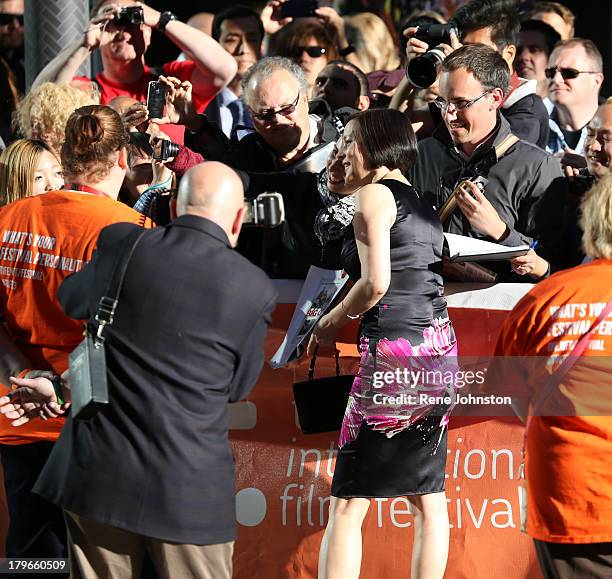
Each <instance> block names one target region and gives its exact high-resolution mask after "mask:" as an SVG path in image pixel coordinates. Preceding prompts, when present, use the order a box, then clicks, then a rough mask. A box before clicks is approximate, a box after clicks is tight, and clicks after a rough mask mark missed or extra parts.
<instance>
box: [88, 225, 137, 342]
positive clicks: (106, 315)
mask: <svg viewBox="0 0 612 579" xmlns="http://www.w3.org/2000/svg"><path fill="white" fill-rule="evenodd" d="M145 231H146V230H144V229H143V230H135V231H134V233H132V234H131V235H130V236H129V241H128V242H127V245H128V249H127V251H122V252H121V253H120V254H119V257H118V259H117V261H116V262H115V267H114V269H113V275H112V278H111V280H110V282H109V284H108V287H107V288H106V292H104V295H103V296H102V297H101V298H100V301H99V303H98V310H97V312H96V315H95V318H94V319H95V320H96V322H98V330H97V332H96V335H95V337H94V341H93V343H94V347H96V348H101V347H102V346H103V345H104V341H105V340H106V337H105V336H104V330H105V329H106V327H107V326H110V325H112V323H113V320H114V319H115V312H116V310H117V306H118V305H119V294H120V293H121V288H122V287H123V281H124V280H125V274H126V272H127V267H128V264H129V262H130V259H131V258H132V255H134V251H135V250H136V246H137V245H138V243H139V242H140V240H141V239H142V236H143V235H144V233H145Z"/></svg>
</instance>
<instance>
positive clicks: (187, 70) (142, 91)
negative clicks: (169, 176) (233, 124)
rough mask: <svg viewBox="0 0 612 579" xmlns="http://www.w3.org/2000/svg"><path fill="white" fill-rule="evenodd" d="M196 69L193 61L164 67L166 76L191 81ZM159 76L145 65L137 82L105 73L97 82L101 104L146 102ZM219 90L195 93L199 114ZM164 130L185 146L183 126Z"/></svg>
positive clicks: (163, 127)
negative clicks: (117, 79) (127, 99)
mask: <svg viewBox="0 0 612 579" xmlns="http://www.w3.org/2000/svg"><path fill="white" fill-rule="evenodd" d="M195 68H196V65H195V62H193V61H192V60H185V61H178V60H173V61H171V62H167V63H166V64H164V65H163V67H162V69H163V74H164V76H174V77H176V78H178V79H180V80H188V81H191V77H192V76H193V72H194V70H195ZM157 78H158V77H157V75H156V74H153V73H152V72H151V68H150V67H149V66H147V65H146V64H145V67H144V75H143V76H142V77H141V78H139V79H138V80H137V81H136V82H131V83H126V82H113V81H111V80H109V79H108V78H106V76H104V73H103V72H99V73H98V74H97V75H96V82H97V83H98V85H99V87H100V92H101V94H100V104H103V105H106V104H108V103H109V102H110V101H112V100H113V99H114V98H115V97H118V96H129V97H132V98H135V99H136V100H137V101H140V102H146V100H147V89H148V87H149V82H150V81H152V80H157ZM77 79H78V80H90V79H85V78H83V77H78V78H77ZM217 92H218V90H217V89H216V88H215V87H214V86H213V85H210V86H207V87H206V90H205V91H203V92H197V93H196V92H195V90H194V92H193V100H194V103H195V106H196V110H197V112H199V113H200V112H203V111H204V109H205V108H206V107H207V106H208V104H209V103H210V101H212V99H213V98H214V97H215V95H216V94H217ZM161 128H162V130H163V132H164V133H166V134H167V135H168V136H169V137H170V138H171V139H172V140H173V141H174V142H175V143H179V144H181V145H182V144H183V142H184V133H185V128H184V127H183V126H181V125H162V127H161Z"/></svg>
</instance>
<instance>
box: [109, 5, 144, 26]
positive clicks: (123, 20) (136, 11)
mask: <svg viewBox="0 0 612 579" xmlns="http://www.w3.org/2000/svg"><path fill="white" fill-rule="evenodd" d="M112 22H113V24H114V25H115V26H117V27H128V26H140V25H141V24H142V23H143V22H144V12H143V11H142V6H125V7H123V8H121V10H119V12H117V15H116V16H115V19H114V20H113V21H112Z"/></svg>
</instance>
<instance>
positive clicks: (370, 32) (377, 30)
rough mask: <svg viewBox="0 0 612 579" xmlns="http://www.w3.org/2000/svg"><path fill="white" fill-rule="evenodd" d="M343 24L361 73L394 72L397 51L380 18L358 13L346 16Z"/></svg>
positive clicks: (374, 15)
mask: <svg viewBox="0 0 612 579" xmlns="http://www.w3.org/2000/svg"><path fill="white" fill-rule="evenodd" d="M344 22H345V23H346V33H347V37H348V39H349V40H350V41H351V44H353V45H355V48H356V49H357V56H358V57H359V60H360V61H361V64H362V66H361V69H362V70H363V72H365V73H366V74H368V73H369V72H373V71H374V70H395V69H396V68H397V67H398V66H399V65H400V59H399V49H398V47H397V46H396V45H395V42H394V41H393V37H392V36H391V33H390V32H389V29H388V28H387V25H386V24H385V23H384V21H383V20H382V18H380V17H378V16H376V14H372V13H371V12H360V13H359V14H354V15H351V16H346V17H345V18H344Z"/></svg>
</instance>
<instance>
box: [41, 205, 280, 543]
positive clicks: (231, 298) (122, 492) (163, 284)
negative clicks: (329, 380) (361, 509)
mask: <svg viewBox="0 0 612 579" xmlns="http://www.w3.org/2000/svg"><path fill="white" fill-rule="evenodd" d="M134 227H135V226H133V225H129V224H125V223H121V224H117V225H112V226H110V227H107V228H106V229H104V230H103V231H102V233H101V234H100V238H99V240H98V250H97V253H96V255H95V257H94V259H93V260H92V262H91V263H90V264H89V265H88V266H86V267H85V268H84V269H83V270H82V271H81V272H79V273H77V274H75V275H73V276H71V277H70V278H68V279H67V280H66V281H65V282H64V284H63V285H62V286H61V288H60V291H59V299H60V302H61V304H62V307H63V308H64V310H65V311H66V313H67V314H68V315H69V316H72V317H75V318H81V319H83V318H89V317H90V316H91V315H92V313H93V312H94V311H95V309H96V305H97V302H98V300H99V298H100V296H101V295H102V292H103V291H104V289H105V288H106V286H107V284H108V282H109V280H110V275H111V271H112V268H113V267H114V262H115V259H116V256H117V255H118V253H119V252H120V251H121V250H122V249H124V246H125V245H126V243H125V239H126V235H127V234H128V233H129V232H130V231H132V230H133V228H134ZM275 299H276V292H275V290H274V287H273V285H272V283H271V282H270V280H269V279H268V278H267V276H266V275H265V274H264V273H263V272H262V271H261V270H260V269H258V268H256V267H255V266H253V265H252V264H250V263H249V262H248V261H247V260H246V259H245V258H243V257H242V256H240V255H239V254H238V253H237V252H236V251H234V250H233V249H231V248H230V246H229V243H228V240H227V236H226V235H225V233H224V232H223V231H222V230H221V228H220V227H218V226H217V225H216V224H214V223H212V222H211V221H209V220H207V219H203V218H201V217H196V216H193V215H185V216H182V217H179V218H178V219H177V220H175V221H174V222H172V223H171V224H169V225H167V226H166V227H159V228H156V229H152V230H150V231H147V232H146V233H145V234H144V237H143V239H142V240H141V241H140V244H139V245H138V247H137V248H136V251H135V253H134V255H133V257H132V260H131V261H130V264H129V267H128V270H127V275H126V277H125V284H124V286H123V290H122V292H121V296H120V300H119V307H118V309H117V313H116V316H115V321H114V323H113V325H112V327H111V328H110V329H109V330H108V332H107V335H108V337H107V340H106V359H107V368H108V380H109V394H110V403H109V404H108V406H107V407H106V408H104V409H103V410H102V411H100V412H99V413H98V414H97V415H96V416H95V417H94V418H92V419H91V420H89V421H83V420H73V419H72V418H68V420H67V422H66V426H65V427H64V430H63V431H62V434H61V437H60V439H59V441H58V442H57V444H56V445H55V448H54V450H53V452H52V454H51V457H50V459H49V461H48V463H47V465H46V467H45V469H44V470H43V472H42V474H41V477H40V479H39V480H38V482H37V485H36V487H35V489H34V490H35V492H37V493H38V494H41V495H42V496H44V497H46V498H47V499H48V500H50V501H52V502H54V503H56V504H58V505H59V506H61V507H63V508H64V509H67V510H69V511H72V512H74V513H76V514H78V515H81V516H83V517H86V518H89V519H92V520H94V521H98V522H100V523H105V524H108V525H112V526H115V527H119V528H122V529H126V530H128V531H132V532H135V533H139V534H143V535H146V536H150V537H156V538H160V539H163V540H166V541H173V542H177V543H189V544H201V545H204V544H214V543H222V542H226V541H231V540H233V539H234V538H235V506H234V493H235V491H234V463H233V456H232V451H231V447H230V444H229V441H228V436H227V431H228V409H227V404H228V402H229V401H236V400H239V399H240V398H243V397H244V396H245V395H246V394H247V393H248V392H249V390H250V389H251V388H252V386H253V385H254V383H255V381H256V379H257V377H258V375H259V372H260V370H261V367H262V363H263V344H264V338H265V334H266V330H267V325H268V323H269V322H270V316H271V312H272V309H273V307H274V304H275Z"/></svg>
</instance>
